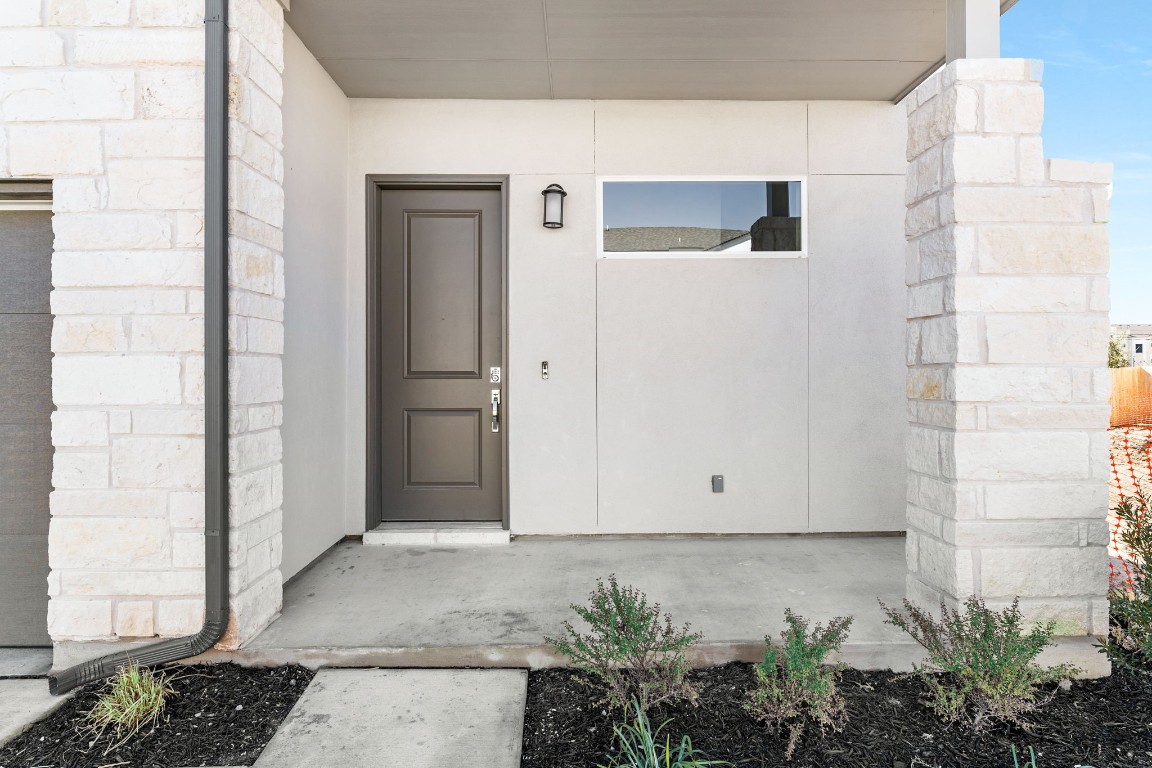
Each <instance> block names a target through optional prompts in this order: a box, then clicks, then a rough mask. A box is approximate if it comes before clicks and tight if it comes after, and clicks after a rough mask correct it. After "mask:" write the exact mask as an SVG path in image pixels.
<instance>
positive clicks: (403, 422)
mask: <svg viewBox="0 0 1152 768" xmlns="http://www.w3.org/2000/svg"><path fill="white" fill-rule="evenodd" d="M378 200H379V210H378V216H377V226H378V231H377V233H376V239H375V242H376V244H377V246H376V250H377V252H376V253H375V254H372V256H373V258H375V259H376V260H377V274H378V275H379V276H380V280H379V282H380V284H379V287H378V295H377V302H378V306H379V307H380V311H379V317H380V320H379V327H378V328H376V329H375V330H376V334H375V335H376V337H377V339H378V344H379V347H378V354H379V361H380V363H379V364H380V371H379V384H380V385H379V392H378V394H377V397H378V402H379V412H380V422H379V424H380V432H381V434H380V443H381V445H380V466H379V467H376V468H371V467H370V468H369V471H375V472H377V473H378V476H379V482H380V486H381V507H382V508H381V518H382V520H383V521H402V520H410V521H418V520H427V521H499V520H501V519H502V518H503V462H502V457H501V451H502V440H503V435H504V431H503V429H502V427H501V428H500V429H499V430H498V431H493V422H492V392H493V390H496V391H499V390H500V389H501V385H500V384H498V383H492V382H490V381H489V376H488V371H489V369H490V368H494V367H502V366H503V361H502V360H501V354H502V340H503V333H504V330H503V315H504V312H503V296H502V279H501V270H502V266H503V265H502V262H503V253H502V234H501V230H502V211H501V195H500V191H499V190H498V189H385V190H381V191H380V192H379V198H378ZM501 398H502V393H501Z"/></svg>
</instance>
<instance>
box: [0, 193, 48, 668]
mask: <svg viewBox="0 0 1152 768" xmlns="http://www.w3.org/2000/svg"><path fill="white" fill-rule="evenodd" d="M51 262H52V214H51V212H49V211H0V585H3V589H0V616H3V617H4V619H3V620H2V621H0V646H5V645H7V646H36V645H51V642H52V641H51V638H49V636H48V625H47V621H48V581H47V579H48V520H49V512H48V494H49V493H50V492H51V490H52V435H51V433H52V427H51V418H52V376H51V366H52V354H51V342H52V316H51V315H50V314H49V293H50V291H51V274H52V271H51Z"/></svg>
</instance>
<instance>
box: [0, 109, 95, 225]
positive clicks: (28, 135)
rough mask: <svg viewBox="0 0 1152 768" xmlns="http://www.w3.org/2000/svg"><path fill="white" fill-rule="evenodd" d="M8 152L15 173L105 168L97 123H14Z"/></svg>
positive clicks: (83, 171) (82, 171) (56, 173)
mask: <svg viewBox="0 0 1152 768" xmlns="http://www.w3.org/2000/svg"><path fill="white" fill-rule="evenodd" d="M8 155H9V161H8V168H9V171H10V173H12V174H13V175H14V176H59V175H68V174H88V173H101V172H102V171H103V170H104V157H103V149H102V146H101V138H100V128H99V126H95V125H37V126H24V125H12V126H10V127H9V128H8ZM58 247H59V246H58Z"/></svg>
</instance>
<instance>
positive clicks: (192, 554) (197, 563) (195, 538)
mask: <svg viewBox="0 0 1152 768" xmlns="http://www.w3.org/2000/svg"><path fill="white" fill-rule="evenodd" d="M172 566H173V567H174V568H203V567H204V534H203V533H202V532H200V531H176V532H174V533H173V534H172Z"/></svg>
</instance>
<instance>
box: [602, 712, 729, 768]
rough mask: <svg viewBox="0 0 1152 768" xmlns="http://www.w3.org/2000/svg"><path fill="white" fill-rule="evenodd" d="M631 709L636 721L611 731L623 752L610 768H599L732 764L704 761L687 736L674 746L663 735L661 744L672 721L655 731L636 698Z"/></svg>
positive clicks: (685, 767) (693, 767)
mask: <svg viewBox="0 0 1152 768" xmlns="http://www.w3.org/2000/svg"><path fill="white" fill-rule="evenodd" d="M632 709H633V710H634V711H635V712H636V719H635V720H633V721H632V722H631V723H625V724H624V725H617V726H614V727H613V729H612V732H613V733H615V734H616V741H617V742H618V743H619V745H620V752H619V753H618V754H617V755H616V757H614V758H613V759H612V762H611V763H610V764H609V765H606V766H605V765H601V766H597V768H709V767H710V766H717V767H718V766H722V765H731V763H726V762H724V761H722V760H705V759H704V756H703V755H698V754H697V753H696V750H695V749H694V748H693V747H692V739H690V738H688V736H687V735H685V736H684V737H683V738H681V739H680V743H679V744H678V745H677V746H675V747H673V746H672V737H671V736H669V735H667V734H664V740H663V742H661V740H660V735H661V734H662V733H664V729H665V728H667V727H668V724H669V723H670V722H672V721H671V720H665V721H664V722H663V723H661V724H660V726H659V727H658V728H657V729H656V730H655V731H653V730H652V722H651V721H650V720H649V719H648V716H647V715H646V714H644V710H643V709H641V707H640V703H639V702H638V701H637V700H636V699H632Z"/></svg>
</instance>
